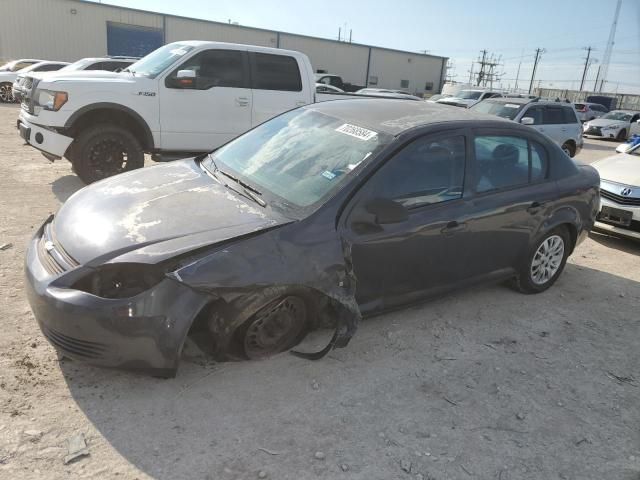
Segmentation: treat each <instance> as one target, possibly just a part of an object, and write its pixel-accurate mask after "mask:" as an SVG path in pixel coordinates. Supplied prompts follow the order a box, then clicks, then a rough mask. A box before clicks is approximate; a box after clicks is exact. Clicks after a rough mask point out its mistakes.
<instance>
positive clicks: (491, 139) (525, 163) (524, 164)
mask: <svg viewBox="0 0 640 480" xmlns="http://www.w3.org/2000/svg"><path fill="white" fill-rule="evenodd" d="M474 147H475V155H476V165H475V181H476V191H477V192H479V193H482V192H489V191H492V190H501V189H506V188H511V187H517V186H520V185H526V184H528V183H530V182H537V181H540V180H543V179H544V178H546V176H547V168H548V163H549V160H548V155H547V151H546V150H545V148H544V147H543V146H542V145H540V144H538V143H536V142H528V141H527V139H525V138H521V137H511V136H478V137H476V139H475V141H474Z"/></svg>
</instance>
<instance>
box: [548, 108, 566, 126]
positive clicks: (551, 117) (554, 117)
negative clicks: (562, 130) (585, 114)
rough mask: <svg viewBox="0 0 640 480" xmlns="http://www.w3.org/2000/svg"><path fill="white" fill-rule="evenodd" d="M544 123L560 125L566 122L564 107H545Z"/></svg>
mask: <svg viewBox="0 0 640 480" xmlns="http://www.w3.org/2000/svg"><path fill="white" fill-rule="evenodd" d="M542 123H543V124H544V125H559V124H562V123H566V122H565V117H564V112H563V108H562V107H545V109H544V113H543V116H542Z"/></svg>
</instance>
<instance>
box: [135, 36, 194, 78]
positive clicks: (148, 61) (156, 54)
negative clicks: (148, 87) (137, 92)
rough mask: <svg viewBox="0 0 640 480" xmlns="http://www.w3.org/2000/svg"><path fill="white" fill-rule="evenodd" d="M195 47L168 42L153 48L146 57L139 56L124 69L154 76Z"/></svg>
mask: <svg viewBox="0 0 640 480" xmlns="http://www.w3.org/2000/svg"><path fill="white" fill-rule="evenodd" d="M194 48H195V47H192V46H191V45H185V44H182V43H170V44H169V45H165V46H164V47H160V48H159V49H157V50H154V51H153V52H151V53H150V54H149V55H147V56H146V57H143V58H141V59H140V60H138V61H137V62H136V63H134V64H132V65H129V67H128V68H126V69H125V71H128V72H133V73H135V74H138V75H144V76H145V77H150V78H155V77H156V76H157V75H159V74H160V73H162V72H163V71H164V70H165V69H166V68H167V67H168V66H169V65H172V64H173V63H174V62H175V61H176V60H178V59H179V58H182V57H183V56H184V55H185V54H187V53H189V52H190V51H191V50H193V49H194Z"/></svg>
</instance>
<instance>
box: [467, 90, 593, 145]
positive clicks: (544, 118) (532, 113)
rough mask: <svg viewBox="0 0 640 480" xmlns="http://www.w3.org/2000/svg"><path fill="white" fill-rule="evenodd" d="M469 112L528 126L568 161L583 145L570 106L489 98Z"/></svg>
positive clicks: (547, 102)
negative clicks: (551, 144) (546, 139)
mask: <svg viewBox="0 0 640 480" xmlns="http://www.w3.org/2000/svg"><path fill="white" fill-rule="evenodd" d="M471 110H474V111H476V112H480V113H488V114H490V115H496V116H498V117H502V118H508V119H509V120H513V121H514V122H518V123H522V124H523V125H530V126H531V127H532V128H535V129H536V130H538V131H539V132H540V133H543V134H545V135H546V136H547V137H549V138H550V139H551V140H553V141H554V142H555V143H556V144H557V145H558V146H559V147H560V148H562V150H564V152H565V153H566V154H567V155H569V156H570V157H574V156H575V155H576V154H577V153H578V152H579V151H580V150H581V149H582V145H583V144H584V141H583V139H582V125H581V123H580V121H579V120H578V117H577V114H576V111H575V109H574V108H573V105H572V104H570V103H566V102H552V101H540V100H535V99H530V98H492V99H489V100H484V101H483V102H480V103H477V104H476V105H474V106H472V107H471Z"/></svg>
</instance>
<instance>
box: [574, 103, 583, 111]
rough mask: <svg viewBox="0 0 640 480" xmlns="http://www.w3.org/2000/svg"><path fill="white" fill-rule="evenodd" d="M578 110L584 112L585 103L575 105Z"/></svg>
mask: <svg viewBox="0 0 640 480" xmlns="http://www.w3.org/2000/svg"><path fill="white" fill-rule="evenodd" d="M574 105H575V107H576V110H582V109H583V108H584V103H574Z"/></svg>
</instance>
